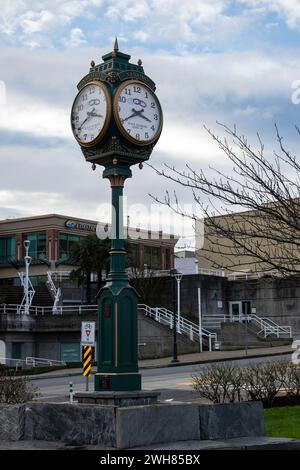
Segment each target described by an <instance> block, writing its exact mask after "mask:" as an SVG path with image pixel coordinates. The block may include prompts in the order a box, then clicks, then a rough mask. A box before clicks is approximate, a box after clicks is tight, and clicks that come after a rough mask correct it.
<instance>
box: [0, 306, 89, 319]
mask: <svg viewBox="0 0 300 470" xmlns="http://www.w3.org/2000/svg"><path fill="white" fill-rule="evenodd" d="M19 307H20V305H19V304H0V314H17V315H22V312H19ZM97 311H98V305H70V306H68V305H64V306H57V307H56V313H57V314H58V315H64V314H67V315H68V314H72V313H76V314H78V315H81V314H83V313H96V312H97ZM52 313H53V307H51V306H47V307H41V306H33V305H31V307H30V308H29V314H31V315H34V316H37V315H41V316H43V315H46V314H50V315H52Z"/></svg>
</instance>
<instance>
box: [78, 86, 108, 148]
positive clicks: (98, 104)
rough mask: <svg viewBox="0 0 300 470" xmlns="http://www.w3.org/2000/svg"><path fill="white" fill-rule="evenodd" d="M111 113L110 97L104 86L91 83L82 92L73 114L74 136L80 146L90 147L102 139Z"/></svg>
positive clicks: (79, 94)
mask: <svg viewBox="0 0 300 470" xmlns="http://www.w3.org/2000/svg"><path fill="white" fill-rule="evenodd" d="M109 111H110V102H109V95H108V92H107V91H106V89H105V87H104V85H102V84H100V83H97V82H91V83H88V84H87V85H86V86H85V87H84V88H82V89H81V90H80V92H79V93H78V95H77V96H76V98H75V101H74V104H73V107H72V113H71V124H72V130H73V134H74V136H75V138H76V139H77V140H78V141H79V143H80V144H82V145H86V146H89V145H91V144H93V143H95V142H96V141H98V140H99V139H100V137H101V135H102V134H103V130H104V128H105V126H106V123H107V120H108V114H109Z"/></svg>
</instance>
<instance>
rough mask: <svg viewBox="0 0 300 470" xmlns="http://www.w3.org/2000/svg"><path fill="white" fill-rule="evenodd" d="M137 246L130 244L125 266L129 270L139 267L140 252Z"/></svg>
mask: <svg viewBox="0 0 300 470" xmlns="http://www.w3.org/2000/svg"><path fill="white" fill-rule="evenodd" d="M139 248H140V247H139V245H134V244H133V243H131V244H130V247H129V250H128V253H127V256H126V265H127V267H130V268H138V267H140V250H139Z"/></svg>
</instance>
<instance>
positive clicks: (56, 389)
mask: <svg viewBox="0 0 300 470" xmlns="http://www.w3.org/2000/svg"><path fill="white" fill-rule="evenodd" d="M290 359H291V355H290V354H287V355H284V356H282V355H280V356H270V357H258V358H250V359H242V360H235V361H232V362H234V363H235V364H236V365H239V366H245V365H247V364H249V363H257V362H267V361H276V360H290ZM206 366H207V364H202V365H200V364H197V365H185V366H176V367H164V368H157V369H144V370H141V374H142V387H143V390H159V391H160V392H161V397H160V398H161V400H183V401H192V400H196V399H197V395H196V393H195V392H194V391H193V388H192V374H193V373H194V372H195V371H197V370H199V369H201V368H203V367H206ZM70 382H72V383H73V390H74V391H75V392H79V391H85V390H86V379H85V378H84V377H83V376H82V375H76V376H72V377H59V378H54V377H53V378H35V379H34V380H32V384H33V386H35V387H37V388H38V389H39V397H38V398H37V400H38V401H47V402H54V403H62V402H68V401H69V383H70ZM89 389H90V391H92V390H93V378H92V377H91V378H90V380H89Z"/></svg>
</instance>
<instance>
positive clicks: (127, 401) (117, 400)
mask: <svg viewBox="0 0 300 470" xmlns="http://www.w3.org/2000/svg"><path fill="white" fill-rule="evenodd" d="M159 395H160V393H159V392H151V391H148V392H147V391H135V392H78V393H75V394H74V399H75V400H77V401H78V403H85V404H94V405H101V406H117V407H120V406H141V405H151V404H153V403H157V401H158V397H159Z"/></svg>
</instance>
